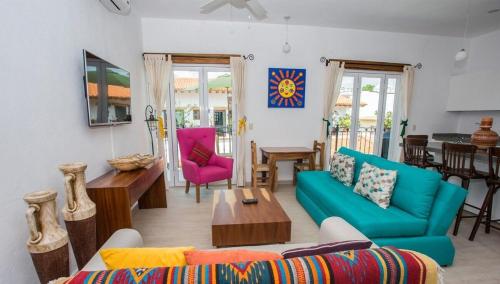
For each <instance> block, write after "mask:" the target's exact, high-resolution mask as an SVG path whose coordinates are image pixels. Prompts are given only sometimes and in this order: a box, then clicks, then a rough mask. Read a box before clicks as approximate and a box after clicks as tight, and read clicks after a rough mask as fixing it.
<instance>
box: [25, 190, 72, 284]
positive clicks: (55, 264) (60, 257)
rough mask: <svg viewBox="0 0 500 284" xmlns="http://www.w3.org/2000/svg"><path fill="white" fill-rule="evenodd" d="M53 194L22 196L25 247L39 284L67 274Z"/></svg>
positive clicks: (65, 237) (62, 232) (65, 247)
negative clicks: (27, 236)
mask: <svg viewBox="0 0 500 284" xmlns="http://www.w3.org/2000/svg"><path fill="white" fill-rule="evenodd" d="M56 196H57V193H56V192H55V191H53V190H46V191H38V192H33V193H30V194H27V195H25V196H24V201H26V203H28V209H27V210H26V221H27V222H28V228H29V232H30V238H29V239H28V241H27V243H26V246H27V247H28V251H29V252H30V254H31V259H32V260H33V264H34V265H35V269H36V272H37V274H38V278H39V279H40V282H41V283H42V284H46V283H47V282H49V281H50V280H54V279H57V278H59V277H67V276H69V249H68V233H67V232H66V231H65V230H64V229H62V228H61V226H59V222H58V220H57V212H56Z"/></svg>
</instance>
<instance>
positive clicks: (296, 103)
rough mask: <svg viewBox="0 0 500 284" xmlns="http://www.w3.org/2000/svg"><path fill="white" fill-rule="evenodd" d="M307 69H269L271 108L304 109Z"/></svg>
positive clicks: (268, 104) (269, 105)
mask: <svg viewBox="0 0 500 284" xmlns="http://www.w3.org/2000/svg"><path fill="white" fill-rule="evenodd" d="M305 98H306V69H285V68H269V84H268V101H267V106H268V107H269V108H304V105H305Z"/></svg>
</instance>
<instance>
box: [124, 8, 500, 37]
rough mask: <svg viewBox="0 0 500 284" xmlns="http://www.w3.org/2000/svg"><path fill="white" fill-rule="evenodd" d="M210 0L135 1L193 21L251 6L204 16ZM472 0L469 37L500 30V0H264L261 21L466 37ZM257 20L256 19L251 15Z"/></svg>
mask: <svg viewBox="0 0 500 284" xmlns="http://www.w3.org/2000/svg"><path fill="white" fill-rule="evenodd" d="M207 1H208V0H134V1H133V2H132V5H133V7H132V9H134V10H135V12H136V13H137V14H139V15H140V16H141V17H157V18H175V19H192V20H217V21H230V20H233V21H244V22H248V21H249V19H248V16H249V12H248V11H247V10H239V9H236V8H232V9H230V7H229V5H226V6H223V7H221V8H220V9H218V10H217V11H215V12H213V13H211V14H209V15H203V14H200V13H199V7H200V6H201V5H202V4H204V3H206V2H207ZM467 1H469V6H470V8H469V10H470V24H469V28H468V30H469V31H468V33H467V37H474V36H477V35H481V34H484V33H488V32H491V31H494V30H497V29H500V12H497V13H492V14H489V13H488V11H490V10H493V9H500V0H260V3H261V4H262V6H264V8H265V9H266V10H267V12H268V18H267V19H265V20H263V21H262V22H263V23H284V20H283V17H284V16H286V15H290V16H291V17H292V18H291V20H290V24H291V25H311V26H325V27H339V28H352V29H364V30H378V31H391V32H405V33H418V34H434V35H444V36H457V37H462V36H463V34H464V29H465V19H466V14H467V13H466V11H467ZM252 21H253V20H252Z"/></svg>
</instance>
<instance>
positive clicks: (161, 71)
mask: <svg viewBox="0 0 500 284" xmlns="http://www.w3.org/2000/svg"><path fill="white" fill-rule="evenodd" d="M144 66H145V67H146V83H147V91H148V93H149V95H150V97H152V98H153V101H154V106H155V109H156V113H157V118H158V120H159V121H163V118H162V117H161V114H162V111H163V108H164V106H165V100H166V97H167V92H168V80H169V78H170V72H171V71H172V58H171V57H170V55H168V57H167V56H166V55H164V54H145V55H144ZM156 133H157V144H158V153H159V155H160V157H162V158H163V159H165V145H164V143H163V138H164V135H165V134H164V132H163V130H161V128H158V131H156Z"/></svg>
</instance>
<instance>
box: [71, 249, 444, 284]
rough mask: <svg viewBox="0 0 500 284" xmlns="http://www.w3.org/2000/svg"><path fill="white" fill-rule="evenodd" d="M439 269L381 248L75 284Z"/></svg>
mask: <svg viewBox="0 0 500 284" xmlns="http://www.w3.org/2000/svg"><path fill="white" fill-rule="evenodd" d="M438 271H439V266H438V265H437V264H436V263H435V262H434V261H433V260H432V259H430V258H428V257H427V256H424V255H421V254H418V253H416V252H413V251H403V250H398V249H396V248H390V247H384V248H377V249H366V250H356V251H354V250H351V251H345V252H340V253H332V254H325V255H316V256H308V257H297V258H290V259H283V260H275V261H251V262H242V263H227V264H212V265H188V266H183V267H158V268H135V269H120V270H109V271H95V272H90V271H80V272H78V273H77V274H76V275H75V276H74V277H73V278H72V279H70V280H69V281H67V282H66V283H68V284H76V283H89V284H90V283H99V284H101V283H103V284H104V283H128V284H139V283H141V284H146V283H151V284H152V283H186V284H187V283H189V284H191V283H192V284H204V283H370V284H372V283H431V284H434V283H438V281H439V279H438Z"/></svg>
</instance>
